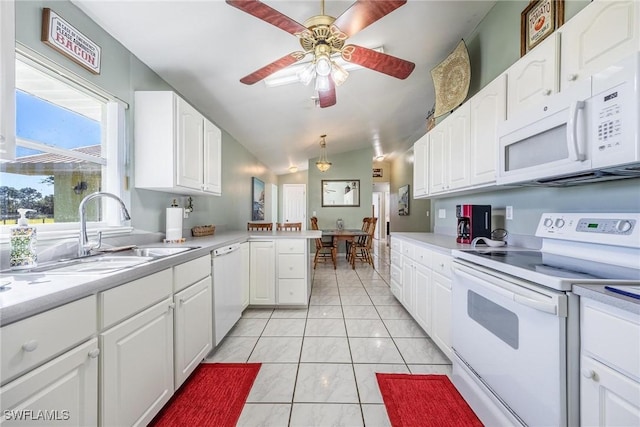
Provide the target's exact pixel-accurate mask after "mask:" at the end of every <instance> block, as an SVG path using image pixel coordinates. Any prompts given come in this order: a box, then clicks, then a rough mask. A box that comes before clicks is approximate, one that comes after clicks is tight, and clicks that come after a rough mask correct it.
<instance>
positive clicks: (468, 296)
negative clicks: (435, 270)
mask: <svg viewBox="0 0 640 427" xmlns="http://www.w3.org/2000/svg"><path fill="white" fill-rule="evenodd" d="M453 266H454V267H453V272H454V279H453V291H452V292H453V294H452V301H453V328H452V332H453V340H452V341H453V349H454V351H455V353H456V354H457V356H459V357H460V359H462V362H463V363H464V364H465V365H467V366H468V367H469V368H471V370H472V371H473V372H474V373H475V374H477V376H478V377H479V380H480V381H481V382H482V384H484V385H485V386H486V387H487V388H488V389H489V390H490V391H491V392H493V394H495V396H496V397H497V398H498V399H499V400H500V401H501V402H503V403H504V404H505V406H506V407H507V409H508V410H509V411H510V412H512V413H513V414H514V415H516V416H517V417H518V418H520V419H521V420H522V421H523V423H524V424H527V425H531V426H563V425H566V424H567V412H566V398H567V394H566V392H567V385H566V384H567V383H566V378H567V373H566V313H567V296H566V295H565V294H564V293H560V292H555V291H553V290H550V289H548V288H542V287H540V286H537V285H535V284H532V283H530V282H525V281H522V280H519V279H517V278H514V277H511V276H507V275H503V274H500V273H498V272H495V271H493V270H490V269H486V268H484V267H480V266H477V265H474V264H471V263H466V262H464V261H460V260H456V261H455V262H454V263H453Z"/></svg>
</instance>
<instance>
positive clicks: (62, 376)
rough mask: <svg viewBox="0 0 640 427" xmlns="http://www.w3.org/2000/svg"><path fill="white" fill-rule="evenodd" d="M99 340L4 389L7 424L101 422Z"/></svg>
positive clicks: (1, 392)
mask: <svg viewBox="0 0 640 427" xmlns="http://www.w3.org/2000/svg"><path fill="white" fill-rule="evenodd" d="M99 353H100V352H99V350H98V340H97V339H95V338H94V339H92V340H90V341H88V342H86V343H84V344H81V345H79V346H77V347H75V348H74V349H72V350H69V351H68V352H66V353H64V354H62V355H61V356H58V357H57V358H55V359H53V360H51V361H50V362H48V363H45V364H44V365H42V366H40V367H39V368H36V369H34V370H33V371H31V372H29V373H27V374H25V375H23V376H21V377H19V378H18V379H16V380H14V381H12V382H10V383H8V384H6V385H5V386H4V387H2V388H0V402H2V420H1V422H0V424H2V425H3V426H24V425H43V426H44V425H56V426H58V425H59V426H95V425H98V355H99Z"/></svg>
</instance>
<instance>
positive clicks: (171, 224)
mask: <svg viewBox="0 0 640 427" xmlns="http://www.w3.org/2000/svg"><path fill="white" fill-rule="evenodd" d="M166 230H167V231H166V236H165V239H166V240H179V239H182V208H167V228H166Z"/></svg>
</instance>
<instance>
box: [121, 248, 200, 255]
mask: <svg viewBox="0 0 640 427" xmlns="http://www.w3.org/2000/svg"><path fill="white" fill-rule="evenodd" d="M192 249H197V248H192V247H181V248H164V247H153V248H152V247H147V248H135V249H132V252H133V253H134V254H135V256H144V257H147V256H149V257H165V256H170V255H176V254H180V253H182V252H186V251H190V250H192Z"/></svg>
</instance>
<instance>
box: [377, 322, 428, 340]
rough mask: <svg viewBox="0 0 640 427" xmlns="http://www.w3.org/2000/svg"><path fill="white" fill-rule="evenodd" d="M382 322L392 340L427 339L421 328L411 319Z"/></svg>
mask: <svg viewBox="0 0 640 427" xmlns="http://www.w3.org/2000/svg"><path fill="white" fill-rule="evenodd" d="M383 322H384V324H385V325H386V326H387V329H388V330H389V334H391V336H392V337H393V338H421V337H425V338H426V337H427V334H426V333H425V332H424V330H423V329H422V327H421V326H420V325H418V323H417V322H416V321H415V320H413V319H385V320H383Z"/></svg>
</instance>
